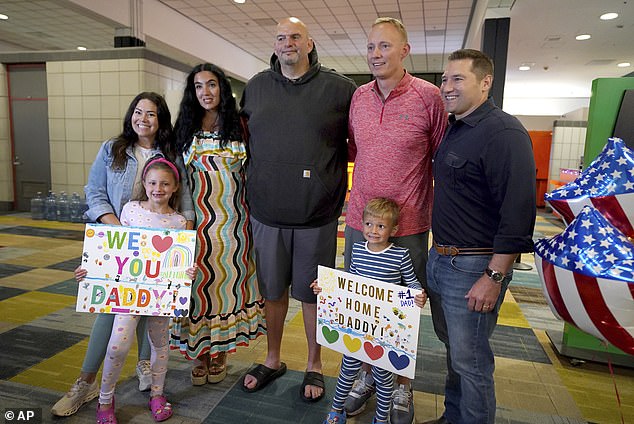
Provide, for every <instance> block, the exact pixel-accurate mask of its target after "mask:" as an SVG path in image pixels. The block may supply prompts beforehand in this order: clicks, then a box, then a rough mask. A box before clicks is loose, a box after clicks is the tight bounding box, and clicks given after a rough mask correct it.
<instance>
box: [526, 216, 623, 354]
mask: <svg viewBox="0 0 634 424" xmlns="http://www.w3.org/2000/svg"><path fill="white" fill-rule="evenodd" d="M535 265H536V268H537V271H538V273H539V276H540V278H541V280H542V283H543V287H544V294H545V296H546V299H547V300H548V304H549V305H550V308H551V310H552V311H553V313H555V315H557V316H558V317H559V318H560V319H562V320H564V321H566V322H567V323H569V324H572V325H574V326H575V327H577V328H579V329H580V330H583V331H585V332H587V333H589V334H592V335H593V336H595V337H598V338H599V339H602V340H606V341H608V342H610V343H612V344H613V345H614V346H616V347H618V348H619V349H621V350H622V351H623V352H626V353H629V354H630V355H634V245H632V243H631V242H630V240H628V238H627V237H626V236H625V235H624V234H623V233H621V232H620V231H619V230H618V229H617V228H616V227H614V226H613V225H612V224H610V222H608V221H607V220H606V219H605V218H604V217H603V215H601V214H600V213H599V212H598V211H597V210H596V209H594V208H592V207H591V206H585V207H584V208H583V209H582V210H581V212H579V214H578V215H577V217H576V218H575V219H574V220H573V221H572V222H571V223H570V225H569V226H568V228H566V230H565V231H564V232H563V233H561V234H558V235H556V236H554V237H551V238H547V239H541V240H539V241H538V242H537V243H535Z"/></svg>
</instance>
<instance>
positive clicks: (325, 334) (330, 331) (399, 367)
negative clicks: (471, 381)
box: [317, 266, 420, 378]
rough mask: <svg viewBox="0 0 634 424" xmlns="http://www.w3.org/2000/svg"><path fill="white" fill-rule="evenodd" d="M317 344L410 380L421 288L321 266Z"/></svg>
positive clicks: (414, 366) (412, 376)
mask: <svg viewBox="0 0 634 424" xmlns="http://www.w3.org/2000/svg"><path fill="white" fill-rule="evenodd" d="M317 279H318V281H319V287H321V289H322V291H321V293H319V295H318V296H317V342H318V343H319V344H320V345H322V346H326V347H328V348H330V349H333V350H335V351H337V352H341V353H343V354H344V355H348V356H352V357H354V358H357V359H359V360H361V361H363V362H366V363H368V364H371V365H376V366H378V367H379V368H383V369H385V370H388V371H391V372H393V373H396V374H399V375H402V376H405V377H409V378H414V373H415V371H416V350H417V346H418V326H419V323H420V308H419V307H418V306H416V305H415V304H414V296H415V295H416V294H418V293H420V290H414V289H410V288H407V287H405V286H399V285H396V284H389V283H384V282H382V281H378V280H373V279H371V278H366V277H361V276H359V275H354V274H350V273H348V272H344V271H338V270H335V269H332V268H327V267H323V266H320V267H319V268H318V271H317Z"/></svg>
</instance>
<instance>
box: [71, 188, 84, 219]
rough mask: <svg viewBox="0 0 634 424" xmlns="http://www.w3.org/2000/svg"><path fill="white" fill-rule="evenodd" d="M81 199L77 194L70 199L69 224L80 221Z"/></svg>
mask: <svg viewBox="0 0 634 424" xmlns="http://www.w3.org/2000/svg"><path fill="white" fill-rule="evenodd" d="M81 216H82V210H81V198H80V197H79V194H77V192H74V193H73V195H72V196H71V197H70V222H81V221H82V218H81Z"/></svg>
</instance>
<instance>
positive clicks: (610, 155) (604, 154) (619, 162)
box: [545, 138, 634, 237]
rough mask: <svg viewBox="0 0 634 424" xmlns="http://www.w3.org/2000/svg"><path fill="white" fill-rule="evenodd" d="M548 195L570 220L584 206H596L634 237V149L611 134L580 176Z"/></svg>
mask: <svg viewBox="0 0 634 424" xmlns="http://www.w3.org/2000/svg"><path fill="white" fill-rule="evenodd" d="M545 199H546V201H547V202H548V203H549V204H550V205H551V206H552V207H553V209H555V210H556V211H557V212H558V213H559V214H560V215H561V216H562V217H563V219H564V221H565V222H566V224H569V223H570V222H572V220H573V219H574V218H575V216H576V215H577V214H578V213H579V211H581V209H582V208H583V207H584V206H593V207H594V208H596V209H597V210H598V211H599V212H600V213H601V214H602V215H603V216H604V217H605V218H607V219H608V221H610V223H611V224H612V225H614V226H615V227H616V228H618V229H619V230H620V231H621V232H622V233H624V234H625V235H626V236H628V237H634V151H632V150H631V149H630V148H629V147H627V146H626V145H625V142H624V141H623V140H621V139H620V138H609V139H608V142H607V144H606V145H605V147H604V148H603V150H602V151H601V153H600V154H599V155H598V156H597V158H596V159H595V160H593V161H592V163H591V164H590V165H589V166H588V168H587V169H585V170H584V171H583V172H582V173H581V175H580V176H579V178H577V179H576V180H574V181H572V182H570V183H568V184H566V185H564V186H562V187H559V188H558V189H556V190H553V191H552V193H548V194H546V196H545Z"/></svg>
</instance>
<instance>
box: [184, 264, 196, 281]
mask: <svg viewBox="0 0 634 424" xmlns="http://www.w3.org/2000/svg"><path fill="white" fill-rule="evenodd" d="M197 273H198V265H194V266H193V267H191V268H187V269H186V270H185V274H187V277H189V279H190V280H195V279H196V274H197Z"/></svg>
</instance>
